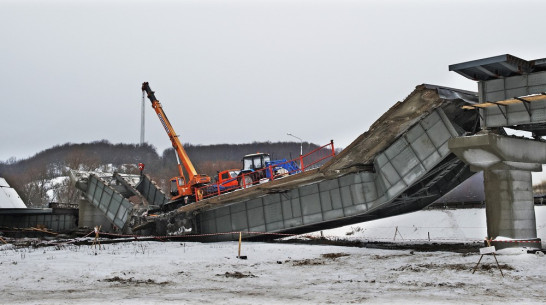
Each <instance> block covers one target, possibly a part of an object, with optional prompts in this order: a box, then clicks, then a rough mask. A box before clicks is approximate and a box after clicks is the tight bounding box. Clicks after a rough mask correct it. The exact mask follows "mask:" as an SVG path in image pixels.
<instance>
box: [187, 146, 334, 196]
mask: <svg viewBox="0 0 546 305" xmlns="http://www.w3.org/2000/svg"><path fill="white" fill-rule="evenodd" d="M334 155H335V148H334V141H333V140H331V141H330V143H328V144H326V145H323V146H321V147H318V148H316V149H314V150H313V151H311V152H309V153H307V154H305V155H301V156H299V157H298V158H296V159H292V160H288V161H283V162H272V163H271V164H270V165H269V166H267V167H265V168H263V169H260V170H256V171H253V172H251V173H241V174H240V175H238V176H237V177H233V178H231V179H229V180H226V181H223V182H222V183H214V184H210V185H205V186H202V187H199V188H196V191H195V193H196V194H197V196H196V201H200V200H203V199H206V198H210V197H214V196H218V195H221V194H224V193H228V192H232V191H234V190H238V189H244V188H248V187H252V186H254V185H259V184H263V183H267V182H269V181H272V180H276V179H280V178H284V177H287V176H290V175H294V174H299V173H302V172H305V171H307V170H311V169H315V168H317V167H320V166H321V165H322V164H323V163H324V162H325V160H327V159H329V158H332V157H333V156H334ZM287 168H288V169H290V170H287Z"/></svg>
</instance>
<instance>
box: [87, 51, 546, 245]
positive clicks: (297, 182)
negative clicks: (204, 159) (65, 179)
mask: <svg viewBox="0 0 546 305" xmlns="http://www.w3.org/2000/svg"><path fill="white" fill-rule="evenodd" d="M450 70H452V71H455V72H457V73H459V74H461V75H463V76H465V77H467V78H470V79H472V80H476V81H478V89H479V92H478V93H473V92H468V91H462V90H457V89H451V88H445V87H439V86H433V85H420V86H417V87H416V89H415V90H414V91H413V92H412V93H411V94H410V95H409V96H408V97H407V98H406V99H405V100H404V101H402V102H398V103H396V104H395V105H394V106H392V107H391V108H390V109H389V110H388V111H387V112H386V113H385V114H383V116H381V117H380V118H379V119H378V120H377V121H376V122H375V123H374V124H373V125H372V126H371V127H370V129H369V130H368V131H366V132H365V133H363V134H362V135H361V136H360V137H358V138H357V139H356V140H355V141H353V143H351V144H350V145H349V146H348V147H347V148H345V149H344V150H343V151H342V152H341V153H339V154H338V155H336V156H334V157H333V158H332V159H331V160H329V161H328V162H327V163H326V164H324V165H323V166H321V167H320V168H317V169H314V170H309V171H305V172H303V173H299V174H296V175H293V176H288V177H284V178H282V179H278V180H273V181H271V182H268V183H265V184H259V185H257V186H254V187H251V188H247V189H242V190H237V191H234V192H231V193H227V194H223V195H220V196H217V197H212V198H208V199H205V200H201V201H199V202H197V203H194V204H190V205H187V206H183V207H181V208H179V209H177V210H175V211H172V212H169V213H159V214H155V215H150V213H148V212H149V211H150V208H149V207H150V206H153V205H154V203H156V204H159V206H161V205H164V204H165V202H166V201H167V199H166V197H165V196H164V195H163V193H162V192H160V191H159V190H158V189H157V188H156V187H155V185H154V184H153V182H151V181H149V179H146V177H145V176H144V177H142V178H140V179H136V180H138V183H134V184H130V183H127V181H126V179H124V178H122V177H121V176H120V177H115V178H116V179H114V180H115V183H108V182H107V181H106V180H104V179H102V178H99V177H96V176H93V175H88V176H87V177H85V178H82V179H79V180H78V182H76V185H79V188H80V189H81V190H82V191H83V192H84V195H85V198H86V199H87V201H88V202H90V206H92V207H96V208H97V209H98V210H100V211H102V213H103V214H104V215H106V218H108V220H109V221H110V222H111V223H113V224H115V225H116V226H117V228H118V230H121V231H123V232H127V233H130V232H136V231H138V232H140V233H141V234H156V235H157V234H159V235H180V234H183V233H185V234H191V235H192V236H194V237H198V238H200V239H201V240H211V239H213V240H234V239H237V238H238V237H239V232H247V233H248V234H250V235H251V236H254V237H255V236H258V237H260V236H261V237H269V238H271V234H274V233H277V234H282V233H305V232H312V231H317V230H322V229H328V228H333V227H338V226H343V225H349V224H353V223H359V222H363V221H367V220H373V219H378V218H382V217H388V216H394V215H398V214H402V213H407V212H412V211H416V210H419V209H422V208H423V207H426V206H427V205H430V204H431V203H433V202H434V201H436V200H437V199H439V198H440V197H441V196H443V195H444V194H446V193H447V192H449V191H450V190H451V189H453V188H455V187H456V186H457V185H458V184H460V183H461V182H462V181H464V180H466V179H467V178H468V177H470V176H471V175H473V172H477V171H483V172H484V175H483V176H484V190H485V202H486V218H487V231H488V235H489V236H490V238H494V239H495V240H493V245H496V246H500V247H517V246H527V247H533V248H539V247H540V246H541V240H540V239H539V238H537V230H536V219H535V211H534V205H533V193H532V176H531V172H533V171H541V170H542V164H545V163H546V142H544V141H542V136H544V135H546V59H537V60H532V61H526V60H523V59H520V58H517V57H515V56H512V55H509V54H505V55H500V56H495V57H490V58H485V59H480V60H474V61H470V62H466V63H461V64H456V65H451V66H450ZM505 127H509V128H510V129H514V130H521V131H527V132H530V133H532V136H533V138H534V139H532V140H531V139H528V138H515V137H509V136H507V132H506V129H505ZM133 178H134V177H133ZM76 180H77V179H76ZM128 198H133V201H131V202H130V201H129V199H128ZM134 198H139V200H140V201H139V200H137V201H138V204H134V203H135V201H134ZM146 206H148V208H146ZM143 210H144V212H143V213H142V211H143ZM80 213H81V209H80ZM81 218H82V215H80V219H81ZM188 232H190V233H188ZM235 232H236V233H235ZM194 240H196V239H194ZM508 243H511V244H508ZM488 244H489V242H488Z"/></svg>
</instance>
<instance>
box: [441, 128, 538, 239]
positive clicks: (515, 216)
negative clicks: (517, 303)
mask: <svg viewBox="0 0 546 305" xmlns="http://www.w3.org/2000/svg"><path fill="white" fill-rule="evenodd" d="M449 149H450V150H451V151H452V152H453V153H454V154H455V155H457V157H459V158H460V159H461V160H463V161H464V162H466V163H467V164H469V165H470V169H471V170H473V171H476V172H478V171H482V170H483V171H484V175H483V176H484V190H485V209H486V211H485V214H486V217H487V234H488V237H489V238H492V239H494V240H497V242H493V245H495V246H496V247H497V248H499V249H500V248H508V247H529V248H540V247H541V242H540V239H538V238H537V229H536V219H535V206H534V200H533V183H532V180H531V179H532V178H531V172H533V171H541V170H542V165H541V164H543V163H546V143H543V142H539V141H533V140H530V139H522V138H511V137H506V136H501V135H498V134H494V133H488V132H484V133H482V134H479V135H474V136H469V137H459V138H454V139H451V140H450V141H449Z"/></svg>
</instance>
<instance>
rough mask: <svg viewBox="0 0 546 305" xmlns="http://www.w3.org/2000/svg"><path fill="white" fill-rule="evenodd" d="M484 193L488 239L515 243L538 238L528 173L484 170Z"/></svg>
mask: <svg viewBox="0 0 546 305" xmlns="http://www.w3.org/2000/svg"><path fill="white" fill-rule="evenodd" d="M484 189H485V206H486V211H485V213H486V216H487V235H488V236H489V237H492V238H494V239H499V238H508V239H512V240H514V241H515V240H526V241H528V240H535V239H536V238H537V229H536V220H535V206H534V202H533V186H532V180H531V172H530V171H525V170H484ZM516 244H519V243H516ZM519 246H522V245H519ZM525 246H529V245H525ZM497 247H501V248H502V247H506V245H497Z"/></svg>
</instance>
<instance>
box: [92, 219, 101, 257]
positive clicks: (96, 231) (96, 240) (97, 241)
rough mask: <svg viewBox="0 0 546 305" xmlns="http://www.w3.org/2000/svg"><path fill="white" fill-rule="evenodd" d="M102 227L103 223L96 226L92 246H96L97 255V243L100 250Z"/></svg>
mask: <svg viewBox="0 0 546 305" xmlns="http://www.w3.org/2000/svg"><path fill="white" fill-rule="evenodd" d="M101 228H102V225H101V226H95V239H94V240H93V244H92V245H91V247H93V246H95V255H97V244H99V250H100V240H99V232H100V229H101Z"/></svg>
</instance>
